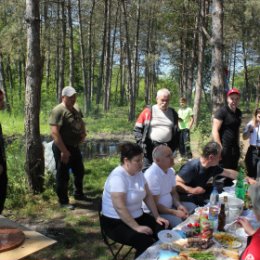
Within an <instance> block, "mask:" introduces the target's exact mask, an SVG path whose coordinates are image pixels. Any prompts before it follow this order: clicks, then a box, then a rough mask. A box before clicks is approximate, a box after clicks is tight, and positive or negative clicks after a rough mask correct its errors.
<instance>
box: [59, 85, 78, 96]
mask: <svg viewBox="0 0 260 260" xmlns="http://www.w3.org/2000/svg"><path fill="white" fill-rule="evenodd" d="M76 93H77V91H76V90H75V88H73V87H71V86H67V87H65V88H63V89H62V92H61V95H62V96H63V97H64V96H66V97H71V96H73V95H74V94H76Z"/></svg>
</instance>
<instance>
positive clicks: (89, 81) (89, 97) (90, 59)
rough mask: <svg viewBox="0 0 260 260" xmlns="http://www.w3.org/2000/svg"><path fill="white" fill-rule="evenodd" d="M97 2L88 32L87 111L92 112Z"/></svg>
mask: <svg viewBox="0 0 260 260" xmlns="http://www.w3.org/2000/svg"><path fill="white" fill-rule="evenodd" d="M95 5H96V1H95V0H93V1H92V7H91V12H90V17H89V30H88V55H87V93H86V94H87V95H86V98H87V111H90V110H91V103H92V92H93V80H94V77H93V76H92V73H94V62H93V57H92V56H93V52H94V46H93V43H92V42H93V41H92V37H93V16H94V10H95Z"/></svg>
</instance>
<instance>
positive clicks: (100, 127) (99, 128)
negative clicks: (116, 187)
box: [0, 107, 199, 260]
mask: <svg viewBox="0 0 260 260" xmlns="http://www.w3.org/2000/svg"><path fill="white" fill-rule="evenodd" d="M126 111H127V108H126V107H124V108H120V109H118V110H113V109H112V110H111V112H109V113H107V114H98V116H96V117H94V116H93V115H91V116H89V117H87V118H86V119H85V121H86V123H87V129H88V131H89V134H88V138H96V137H97V136H98V135H100V134H101V133H102V134H105V136H109V135H111V134H114V135H115V136H117V138H120V137H118V136H119V134H120V135H122V134H127V135H131V130H132V128H133V123H130V122H128V119H127V116H126V115H127V113H126ZM0 122H4V123H3V124H2V127H3V132H4V134H5V136H6V137H7V138H6V141H7V142H8V145H7V163H8V176H9V184H8V189H9V190H8V198H7V201H6V205H5V210H4V212H3V214H4V215H5V216H6V217H8V218H10V219H12V220H14V221H17V222H19V223H21V224H25V225H27V226H29V227H30V228H33V229H35V230H36V231H39V232H40V233H42V234H44V235H46V236H48V237H50V238H53V239H55V240H57V243H56V244H55V245H53V246H51V247H49V248H46V249H44V250H42V251H40V252H38V253H35V254H33V255H31V256H30V257H27V258H25V260H47V259H48V260H50V259H53V260H97V259H100V260H108V259H112V257H111V254H110V252H109V251H108V249H107V247H106V246H105V244H104V243H103V241H102V239H101V235H100V229H99V220H98V214H97V209H98V201H99V198H100V196H101V194H102V190H103V185H104V182H105V180H106V178H107V176H108V174H109V173H110V172H111V170H112V169H113V168H114V167H115V166H117V165H118V164H119V159H118V157H117V156H113V157H109V158H97V159H93V160H88V161H86V162H85V173H86V175H85V178H84V189H85V192H86V194H87V196H88V198H89V201H87V202H86V203H81V204H80V203H78V202H77V208H76V210H74V211H68V210H64V209H60V208H59V207H58V203H57V196H56V193H55V191H54V183H55V181H54V177H53V176H52V174H49V173H46V174H45V191H44V192H43V193H42V194H39V195H33V194H31V193H30V192H29V190H28V185H27V179H26V175H25V171H24V161H25V149H24V143H23V141H24V140H23V137H22V136H23V135H24V118H23V116H21V115H20V114H19V113H18V114H16V115H10V114H8V113H6V112H4V113H0ZM40 129H41V134H42V135H49V126H48V117H47V114H46V113H45V114H41V126H40ZM195 134H196V135H197V134H198V133H196V132H193V133H192V135H195ZM103 136H104V135H103ZM198 136H199V134H198ZM192 138H193V137H192ZM178 168H179V165H178V164H176V165H175V169H178ZM71 183H72V182H71ZM70 195H72V185H71V186H70ZM71 200H72V202H74V203H76V202H75V201H73V198H72V197H71ZM128 259H133V253H132V254H130V256H129V257H128Z"/></svg>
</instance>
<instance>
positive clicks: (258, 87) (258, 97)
mask: <svg viewBox="0 0 260 260" xmlns="http://www.w3.org/2000/svg"><path fill="white" fill-rule="evenodd" d="M259 104H260V71H259V72H258V80H257V84H256V99H255V107H259Z"/></svg>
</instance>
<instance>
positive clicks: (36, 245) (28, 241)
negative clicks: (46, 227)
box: [0, 215, 57, 260]
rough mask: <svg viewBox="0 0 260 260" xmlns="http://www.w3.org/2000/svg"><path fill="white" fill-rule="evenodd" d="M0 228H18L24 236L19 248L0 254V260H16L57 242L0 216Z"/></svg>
mask: <svg viewBox="0 0 260 260" xmlns="http://www.w3.org/2000/svg"><path fill="white" fill-rule="evenodd" d="M1 227H13V228H20V229H21V230H22V231H23V233H24V234H25V241H24V242H23V243H22V244H21V245H20V246H19V247H17V248H14V249H12V250H9V251H6V252H2V253H0V259H1V260H18V259H21V258H24V257H26V256H28V255H31V254H33V253H35V252H37V251H39V250H41V249H43V248H46V247H48V246H50V245H52V244H55V243H56V242H57V241H56V240H53V239H51V238H48V237H46V236H44V235H42V234H40V233H39V232H36V231H32V230H30V229H28V228H26V227H24V226H22V225H20V224H18V223H16V222H14V221H12V220H9V219H7V218H5V217H3V216H1V215H0V229H1Z"/></svg>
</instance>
